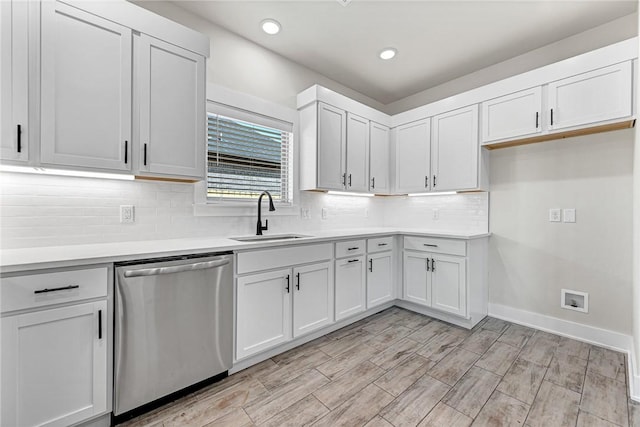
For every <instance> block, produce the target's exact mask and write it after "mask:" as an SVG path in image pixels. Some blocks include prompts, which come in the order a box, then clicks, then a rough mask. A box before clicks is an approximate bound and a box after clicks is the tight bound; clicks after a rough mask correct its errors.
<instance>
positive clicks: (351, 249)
mask: <svg viewBox="0 0 640 427" xmlns="http://www.w3.org/2000/svg"><path fill="white" fill-rule="evenodd" d="M356 249H360V248H359V247H357V246H356V247H355V248H347V250H348V251H355V250H356Z"/></svg>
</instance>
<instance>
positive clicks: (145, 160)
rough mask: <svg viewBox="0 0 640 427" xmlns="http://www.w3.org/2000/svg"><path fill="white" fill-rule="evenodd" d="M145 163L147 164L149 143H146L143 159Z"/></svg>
mask: <svg viewBox="0 0 640 427" xmlns="http://www.w3.org/2000/svg"><path fill="white" fill-rule="evenodd" d="M143 163H144V165H145V166H147V144H144V159H143Z"/></svg>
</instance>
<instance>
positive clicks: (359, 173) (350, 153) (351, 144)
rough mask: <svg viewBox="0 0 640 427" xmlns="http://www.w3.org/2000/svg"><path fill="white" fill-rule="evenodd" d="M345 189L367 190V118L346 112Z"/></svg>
mask: <svg viewBox="0 0 640 427" xmlns="http://www.w3.org/2000/svg"><path fill="white" fill-rule="evenodd" d="M346 171H347V190H351V191H360V192H366V191H368V190H369V120H367V119H364V118H362V117H358V116H356V115H353V114H351V113H347V169H346Z"/></svg>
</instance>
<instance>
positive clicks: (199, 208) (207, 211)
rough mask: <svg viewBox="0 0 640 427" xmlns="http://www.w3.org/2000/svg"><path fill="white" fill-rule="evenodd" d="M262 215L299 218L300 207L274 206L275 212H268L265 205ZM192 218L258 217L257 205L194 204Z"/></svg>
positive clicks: (227, 203) (231, 203)
mask: <svg viewBox="0 0 640 427" xmlns="http://www.w3.org/2000/svg"><path fill="white" fill-rule="evenodd" d="M262 213H263V214H267V215H269V216H300V207H299V206H298V205H280V206H278V205H277V204H276V210H275V211H274V212H269V207H268V205H267V204H266V203H265V204H264V206H263V207H262ZM193 215H194V216H242V217H247V216H249V217H255V216H257V215H258V207H257V203H251V204H247V203H234V202H226V203H225V202H220V203H195V204H194V205H193Z"/></svg>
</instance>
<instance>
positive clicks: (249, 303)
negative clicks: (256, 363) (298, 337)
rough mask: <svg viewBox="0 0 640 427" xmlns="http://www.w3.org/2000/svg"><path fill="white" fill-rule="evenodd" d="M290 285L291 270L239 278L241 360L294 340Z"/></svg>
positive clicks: (237, 342)
mask: <svg viewBox="0 0 640 427" xmlns="http://www.w3.org/2000/svg"><path fill="white" fill-rule="evenodd" d="M291 284H292V276H291V269H284V270H277V271H272V272H269V273H263V274H252V275H250V276H245V277H239V278H238V282H237V292H238V293H237V322H236V348H237V351H236V357H237V358H238V359H241V358H243V357H245V356H248V355H251V354H254V353H258V352H260V351H262V350H265V349H267V348H271V347H274V346H276V345H278V344H281V343H283V342H286V341H288V340H290V339H291Z"/></svg>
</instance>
